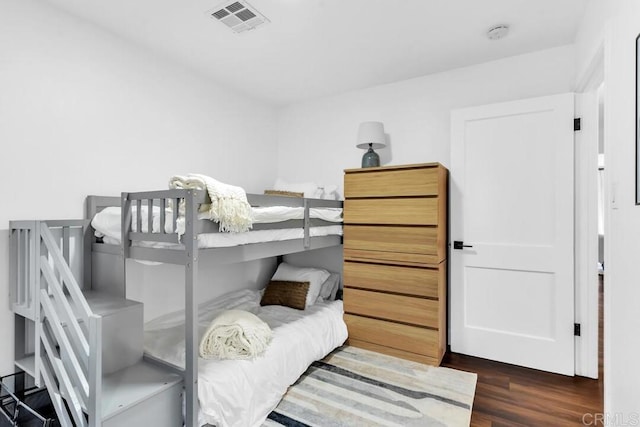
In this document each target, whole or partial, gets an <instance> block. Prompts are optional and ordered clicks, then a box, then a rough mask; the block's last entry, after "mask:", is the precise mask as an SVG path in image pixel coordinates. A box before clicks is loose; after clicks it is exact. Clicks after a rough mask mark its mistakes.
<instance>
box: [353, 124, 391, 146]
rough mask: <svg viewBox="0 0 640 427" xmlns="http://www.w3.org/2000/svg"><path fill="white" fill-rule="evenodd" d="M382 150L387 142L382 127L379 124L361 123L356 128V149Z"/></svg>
mask: <svg viewBox="0 0 640 427" xmlns="http://www.w3.org/2000/svg"><path fill="white" fill-rule="evenodd" d="M369 144H371V146H372V147H373V148H384V147H386V146H387V140H386V138H385V136H384V126H383V125H382V123H381V122H363V123H360V127H359V128H358V144H357V145H356V147H358V148H369Z"/></svg>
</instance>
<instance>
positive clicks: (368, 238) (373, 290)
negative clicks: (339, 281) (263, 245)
mask: <svg viewBox="0 0 640 427" xmlns="http://www.w3.org/2000/svg"><path fill="white" fill-rule="evenodd" d="M447 178H448V171H447V169H445V168H444V167H443V166H442V165H440V164H439V163H425V164H414V165H402V166H386V167H378V168H367V169H348V170H345V176H344V193H345V201H344V284H345V287H344V309H345V322H346V323H347V326H348V328H349V340H348V343H349V344H350V345H354V346H357V347H363V348H367V349H369V350H374V351H378V352H380V353H386V354H389V355H392V356H397V357H402V358H405V359H410V360H415V361H418V362H422V363H427V364H431V365H439V364H440V361H441V360H442V356H443V355H444V352H445V348H446V339H447V323H446V319H447V317H446V311H447V310H446V309H447V292H446V291H447V261H446V258H447Z"/></svg>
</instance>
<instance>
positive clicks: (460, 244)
mask: <svg viewBox="0 0 640 427" xmlns="http://www.w3.org/2000/svg"><path fill="white" fill-rule="evenodd" d="M472 247H473V246H472V245H465V244H464V242H462V241H460V240H454V241H453V249H464V248H472Z"/></svg>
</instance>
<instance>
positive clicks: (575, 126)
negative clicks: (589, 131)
mask: <svg viewBox="0 0 640 427" xmlns="http://www.w3.org/2000/svg"><path fill="white" fill-rule="evenodd" d="M580 124H581V123H580V117H578V118H577V119H573V130H574V131H577V130H580Z"/></svg>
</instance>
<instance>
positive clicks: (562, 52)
mask: <svg viewBox="0 0 640 427" xmlns="http://www.w3.org/2000/svg"><path fill="white" fill-rule="evenodd" d="M574 73H575V56H574V48H573V46H563V47H558V48H554V49H550V50H545V51H541V52H536V53H531V54H527V55H522V56H517V57H512V58H506V59H502V60H498V61H493V62H488V63H485V64H481V65H475V66H472V67H466V68H460V69H456V70H453V71H448V72H443V73H439V74H434V75H429V76H424V77H420V78H416V79H411V80H405V81H401V82H397V83H392V84H387V85H383V86H377V87H373V88H369V89H364V90H359V91H355V92H349V93H346V94H342V95H338V96H332V97H327V98H322V99H317V100H313V101H310V102H305V103H300V104H294V105H291V106H288V107H285V108H283V109H282V110H281V111H280V114H279V116H278V176H280V177H282V178H285V179H288V180H290V181H315V182H318V183H320V184H339V185H340V187H342V176H343V170H344V169H346V168H357V167H360V162H361V158H362V154H363V153H364V151H362V150H360V149H358V148H356V147H355V144H356V134H357V130H358V124H359V123H360V122H362V121H368V120H378V121H382V122H383V123H384V126H385V131H386V133H387V134H388V135H389V142H390V145H389V147H387V148H385V149H382V150H378V153H379V154H380V157H381V162H382V164H404V163H421V162H434V161H437V162H441V163H443V164H444V165H445V166H447V165H448V164H449V127H450V124H449V112H450V111H451V110H452V109H454V108H460V107H467V106H472V105H481V104H486V103H491V102H500V101H507V100H514V99H519V98H527V97H534V96H541V95H548V94H555V93H562V92H570V91H572V90H573V83H574Z"/></svg>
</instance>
